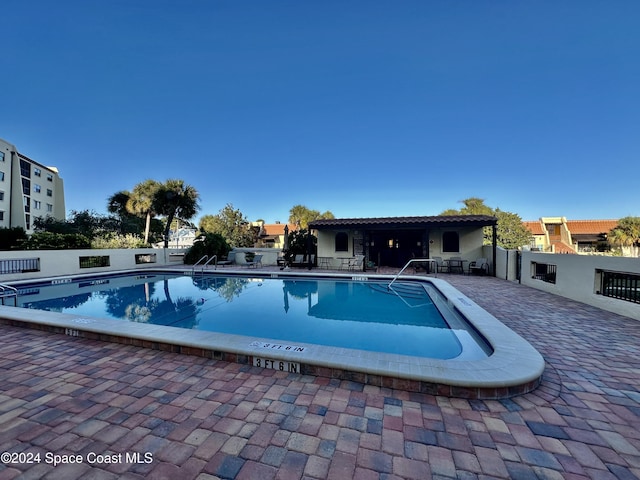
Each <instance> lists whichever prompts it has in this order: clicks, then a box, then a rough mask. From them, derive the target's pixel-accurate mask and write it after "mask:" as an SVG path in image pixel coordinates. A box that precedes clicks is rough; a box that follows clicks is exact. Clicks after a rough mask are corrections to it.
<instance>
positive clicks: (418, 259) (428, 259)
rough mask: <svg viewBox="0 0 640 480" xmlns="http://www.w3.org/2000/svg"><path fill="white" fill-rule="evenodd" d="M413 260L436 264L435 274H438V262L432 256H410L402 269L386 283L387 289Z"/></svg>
mask: <svg viewBox="0 0 640 480" xmlns="http://www.w3.org/2000/svg"><path fill="white" fill-rule="evenodd" d="M413 262H430V263H434V264H435V265H436V269H435V274H436V275H435V276H436V277H437V276H438V262H436V261H435V260H434V259H433V258H412V259H411V260H409V261H408V262H407V264H406V265H405V266H404V267H402V270H400V271H399V272H398V273H397V274H396V276H395V277H393V280H391V282H390V283H389V285H387V290H389V289H391V285H393V282H395V281H396V280H397V279H398V277H399V276H400V275H401V274H402V272H404V271H405V269H406V268H407V267H408V266H409V265H410V264H411V263H413Z"/></svg>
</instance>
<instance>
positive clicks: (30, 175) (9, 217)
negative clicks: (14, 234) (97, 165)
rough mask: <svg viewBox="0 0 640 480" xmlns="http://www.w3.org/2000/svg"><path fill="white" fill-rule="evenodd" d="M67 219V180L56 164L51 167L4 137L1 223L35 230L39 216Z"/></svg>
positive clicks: (1, 144) (0, 151) (1, 146)
mask: <svg viewBox="0 0 640 480" xmlns="http://www.w3.org/2000/svg"><path fill="white" fill-rule="evenodd" d="M46 216H51V217H54V218H57V219H59V220H64V219H65V205H64V184H63V181H62V178H60V175H59V174H58V169H57V168H55V167H47V166H45V165H42V164H40V163H38V162H36V161H35V160H32V159H30V158H29V157H27V156H26V155H23V154H21V153H19V152H18V149H17V148H16V147H15V146H14V145H12V144H10V143H8V142H6V141H4V140H2V139H0V227H22V228H24V229H25V231H27V233H31V232H32V231H33V220H34V219H35V218H36V217H46Z"/></svg>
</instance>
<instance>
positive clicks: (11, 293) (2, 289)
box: [0, 283, 18, 307]
mask: <svg viewBox="0 0 640 480" xmlns="http://www.w3.org/2000/svg"><path fill="white" fill-rule="evenodd" d="M7 290H8V291H7ZM10 297H13V306H14V307H17V306H18V289H17V288H15V287H12V286H11V285H5V284H3V283H0V299H1V300H2V305H4V299H5V298H10Z"/></svg>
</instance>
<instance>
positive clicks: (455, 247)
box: [442, 232, 460, 253]
mask: <svg viewBox="0 0 640 480" xmlns="http://www.w3.org/2000/svg"><path fill="white" fill-rule="evenodd" d="M442 251H443V252H456V253H457V252H459V251H460V236H459V235H458V232H444V233H443V234H442Z"/></svg>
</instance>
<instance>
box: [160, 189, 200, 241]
mask: <svg viewBox="0 0 640 480" xmlns="http://www.w3.org/2000/svg"><path fill="white" fill-rule="evenodd" d="M198 199H199V195H198V192H197V191H196V189H195V188H194V187H192V186H191V185H185V183H184V181H183V180H176V179H172V180H167V181H166V182H165V183H163V184H160V185H159V188H158V189H157V190H156V192H155V196H154V201H153V206H154V209H155V211H156V212H157V213H158V214H160V215H164V216H165V217H166V225H165V228H164V248H168V247H169V230H170V229H171V222H173V219H174V218H179V219H180V220H190V219H191V218H193V217H194V216H195V214H196V213H197V212H198V210H199V209H200V206H199V205H198Z"/></svg>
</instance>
